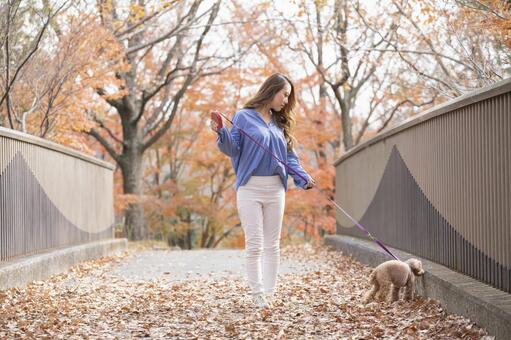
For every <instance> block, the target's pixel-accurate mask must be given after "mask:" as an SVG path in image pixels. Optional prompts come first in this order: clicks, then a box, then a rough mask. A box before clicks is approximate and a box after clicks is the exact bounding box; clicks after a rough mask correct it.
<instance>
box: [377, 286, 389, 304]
mask: <svg viewBox="0 0 511 340" xmlns="http://www.w3.org/2000/svg"><path fill="white" fill-rule="evenodd" d="M389 289H390V287H389V285H388V284H381V285H380V291H379V292H378V293H379V294H378V296H377V297H376V298H377V299H378V301H385V300H387V295H388V293H389Z"/></svg>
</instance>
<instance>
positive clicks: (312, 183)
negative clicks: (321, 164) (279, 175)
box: [303, 177, 316, 190]
mask: <svg viewBox="0 0 511 340" xmlns="http://www.w3.org/2000/svg"><path fill="white" fill-rule="evenodd" d="M315 186H316V180H315V179H314V178H312V177H309V180H308V181H307V183H306V184H305V186H304V187H303V188H304V189H305V190H309V189H312V188H314V187H315Z"/></svg>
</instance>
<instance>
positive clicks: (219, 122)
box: [211, 111, 224, 130]
mask: <svg viewBox="0 0 511 340" xmlns="http://www.w3.org/2000/svg"><path fill="white" fill-rule="evenodd" d="M211 119H212V120H214V121H215V123H216V126H217V129H218V130H220V129H221V128H222V126H224V125H223V124H222V116H220V113H218V111H211Z"/></svg>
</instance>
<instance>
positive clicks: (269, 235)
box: [211, 74, 316, 308]
mask: <svg viewBox="0 0 511 340" xmlns="http://www.w3.org/2000/svg"><path fill="white" fill-rule="evenodd" d="M295 104H296V100H295V93H294V87H293V84H292V83H291V81H290V80H289V79H288V78H287V77H286V76H284V75H282V74H274V75H272V76H270V77H269V78H268V79H266V80H265V81H264V83H263V84H262V85H261V87H260V88H259V91H258V92H257V94H256V95H255V96H254V97H253V98H252V99H250V100H249V101H248V103H246V105H245V107H244V108H243V109H241V110H239V111H237V112H236V113H235V115H234V118H233V123H234V124H233V126H232V128H231V130H230V131H229V130H227V128H225V127H223V126H222V125H223V124H222V120H221V118H218V117H220V116H219V115H218V114H217V113H216V111H213V112H212V117H215V116H216V117H217V119H214V118H212V119H211V128H212V129H213V131H215V132H217V133H218V138H217V145H218V147H219V149H220V150H221V151H222V152H223V153H225V154H226V155H227V156H229V157H231V161H232V165H233V167H234V170H235V172H236V190H237V193H236V200H237V207H238V215H239V218H240V221H241V225H242V228H243V231H244V233H245V251H246V266H247V278H248V284H249V287H250V290H251V294H252V296H253V299H254V303H255V304H256V306H257V307H259V308H269V307H271V298H272V296H273V293H274V291H275V286H276V282H277V272H278V266H279V260H280V244H279V243H280V230H281V227H282V219H283V216H284V203H285V191H286V190H287V178H288V175H291V177H292V178H293V180H294V183H295V185H297V186H298V187H301V188H303V189H310V188H312V187H313V186H314V185H315V184H316V183H315V181H314V179H313V178H312V177H311V176H309V175H308V174H307V172H305V171H304V170H303V168H302V167H301V165H300V162H299V159H298V157H297V155H296V154H295V152H294V151H293V146H294V137H293V135H292V130H291V128H292V125H293V124H294V118H293V108H294V107H295ZM240 129H242V130H243V131H244V132H245V133H246V134H248V135H250V136H251V137H252V138H253V139H255V140H256V141H257V143H255V142H254V141H253V140H251V139H250V138H249V137H247V136H246V135H244V134H243V133H242V132H241V131H240ZM258 144H260V145H258ZM261 145H262V146H264V148H262V147H261ZM264 149H267V150H270V151H271V152H272V153H273V154H274V155H275V156H277V157H278V158H279V159H280V160H281V161H284V162H285V163H286V164H287V165H288V166H289V167H290V168H291V170H292V171H290V170H289V169H288V168H287V167H286V166H284V165H283V164H282V163H280V162H279V161H278V160H276V159H275V158H274V157H273V156H272V155H271V154H269V152H268V151H265V150H264ZM298 174H299V175H298ZM304 179H307V181H305V180H304Z"/></svg>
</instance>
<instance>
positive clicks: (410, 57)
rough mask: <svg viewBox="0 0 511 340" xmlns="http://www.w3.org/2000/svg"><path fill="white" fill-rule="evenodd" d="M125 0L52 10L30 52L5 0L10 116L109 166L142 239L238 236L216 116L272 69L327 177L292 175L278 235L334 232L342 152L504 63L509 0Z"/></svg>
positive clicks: (222, 240) (225, 239)
mask: <svg viewBox="0 0 511 340" xmlns="http://www.w3.org/2000/svg"><path fill="white" fill-rule="evenodd" d="M14 3H21V2H19V1H18V2H16V1H15V2H14ZM43 3H44V4H45V5H44V6H48V4H47V2H45V1H43ZM129 3H130V4H129V6H127V7H122V6H121V5H119V4H118V3H117V2H115V1H110V0H102V1H98V2H97V3H96V4H92V5H83V6H81V5H80V6H78V5H77V6H75V7H73V6H68V7H62V8H60V11H59V12H58V14H57V13H56V12H55V11H51V10H50V11H49V12H48V13H53V14H52V15H54V16H51V15H50V16H48V18H49V20H48V21H47V22H46V26H44V25H45V24H44V22H45V21H44V20H43V22H42V23H41V24H40V25H39V22H38V21H37V22H36V21H34V23H33V25H34V31H37V29H39V31H41V32H43V33H44V34H42V37H43V39H42V40H41V44H40V46H39V47H38V48H37V49H35V53H33V54H29V53H28V52H29V51H30V50H31V48H33V46H35V45H34V43H33V42H34V41H35V40H34V37H30V36H27V34H26V32H25V31H24V30H23V29H22V23H23V22H25V21H26V17H16V16H15V15H14V14H13V13H17V12H13V11H11V12H9V7H6V6H3V5H0V10H1V11H2V13H4V14H6V13H11V17H9V18H10V20H11V21H10V22H11V25H10V26H7V25H4V26H3V27H2V32H1V33H2V36H3V37H4V38H2V40H0V47H1V49H2V50H3V53H2V56H1V57H0V61H1V63H2V67H3V71H2V72H0V83H1V84H2V87H1V88H0V91H1V92H0V97H1V98H3V99H2V102H1V103H0V125H2V126H4V127H9V128H13V129H17V130H20V131H25V132H27V133H31V134H34V135H37V136H41V137H43V138H47V139H51V140H53V141H56V142H58V143H61V144H64V145H68V146H70V147H73V148H75V149H78V150H81V151H84V152H87V153H90V154H93V155H96V156H99V157H101V158H103V159H106V160H108V161H111V162H112V163H115V164H116V165H117V168H116V171H115V174H114V176H115V208H116V214H117V215H118V219H117V220H118V221H119V224H120V225H122V224H123V223H125V222H126V223H127V220H130V223H131V224H132V227H133V228H135V229H136V227H137V223H141V222H143V226H145V227H146V230H145V236H146V237H149V238H157V239H162V240H165V241H166V242H168V243H169V244H171V245H174V246H179V247H182V248H193V247H220V246H224V247H242V246H243V233H242V230H241V228H240V225H239V219H238V216H237V209H236V200H235V190H234V182H235V174H234V172H233V169H232V166H231V163H230V159H229V158H228V157H227V156H225V155H224V154H222V153H221V152H220V151H219V150H218V148H217V147H216V136H215V134H214V133H213V132H212V131H211V130H210V129H209V126H208V124H209V123H208V118H209V111H210V110H212V109H216V110H219V111H221V112H223V113H224V114H226V115H227V116H230V117H232V115H233V114H234V112H235V111H236V110H237V109H239V108H241V107H243V104H244V103H245V102H246V101H247V99H248V98H249V97H251V96H252V95H253V94H254V93H255V91H256V90H257V88H258V86H259V85H260V84H261V82H262V81H263V80H264V79H265V78H266V77H267V76H269V75H270V74H272V73H274V72H281V73H285V74H287V75H288V76H289V77H290V78H291V79H292V80H293V82H294V85H295V88H296V91H297V93H296V95H297V98H298V107H297V108H296V110H295V118H296V127H295V130H294V135H295V137H296V139H297V147H296V152H297V154H298V155H299V157H300V159H301V162H302V165H303V167H304V168H305V169H306V170H307V171H308V172H309V173H310V174H311V175H312V176H313V177H314V178H315V179H316V181H317V182H318V188H317V189H318V190H310V191H306V192H304V191H302V190H301V189H297V188H295V187H294V185H292V182H291V180H290V182H289V188H290V189H289V191H288V193H287V195H286V214H285V220H284V226H283V234H282V237H283V239H284V240H287V241H294V240H297V239H300V240H311V239H315V238H320V237H321V236H322V235H324V234H325V233H331V232H334V231H335V213H334V212H335V211H334V207H333V205H332V203H331V201H330V199H333V197H334V192H335V190H342V188H335V182H334V180H335V169H334V167H333V162H334V161H335V160H336V159H337V158H338V157H339V156H341V155H342V154H343V153H344V152H346V151H348V150H349V149H351V148H353V147H355V146H356V145H358V144H360V143H363V142H364V141H365V140H367V139H368V138H370V137H372V136H374V135H376V134H377V133H379V132H381V131H384V130H386V129H388V128H389V127H392V126H394V125H396V124H399V123H400V122H402V121H403V120H405V119H407V118H409V117H411V116H413V115H415V114H417V113H419V112H421V111H423V110H425V109H427V108H429V107H432V106H434V105H436V104H439V103H442V102H444V101H446V100H448V99H450V98H453V97H456V96H459V95H462V94H464V93H467V92H469V91H471V90H473V89H476V88H479V87H481V86H484V85H487V84H491V83H493V82H495V81H498V80H500V79H503V78H505V77H507V76H508V72H509V71H508V70H509V64H510V60H509V55H510V53H509V51H510V49H511V36H510V27H511V17H510V14H509V13H510V5H509V3H508V2H505V1H497V0H486V1H471V0H463V1H461V0H459V1H454V0H453V1H450V2H447V3H446V2H445V1H439V0H426V1H418V0H413V1H402V0H385V1H381V2H378V3H377V4H372V5H367V4H365V3H364V2H358V1H356V2H348V1H340V0H325V1H289V3H288V4H287V5H285V6H279V5H278V4H277V3H276V2H272V1H264V0H263V1H259V2H256V3H248V2H243V1H230V2H225V3H224V2H216V3H215V4H207V3H206V2H200V1H198V2H197V1H164V2H162V1H148V2H147V3H145V4H142V2H136V1H131V2H129ZM373 5H374V6H373ZM2 6H3V7H2ZM23 6H28V7H23ZM30 6H33V8H32V7H30ZM37 6H38V5H37V4H27V3H24V4H23V5H22V7H20V8H23V9H26V8H29V9H32V10H35V9H36V8H35V7H37ZM44 6H43V7H44ZM208 6H209V7H208ZM11 9H12V8H11ZM41 10H43V12H44V11H46V10H47V8H46V7H44V8H42V9H41ZM19 13H31V12H26V11H21V12H19ZM19 13H18V14H16V15H18V16H19V15H21V14H19ZM44 13H46V12H44ZM6 15H7V14H6ZM23 15H25V14H23ZM42 17H43V19H44V18H45V17H44V16H42ZM41 25H43V26H41ZM41 27H42V28H41ZM481 31H484V32H485V34H479V33H478V32H481ZM5 37H9V38H10V39H5ZM7 56H9V58H7ZM25 59H26V60H25ZM25 61H26V62H25ZM16 70H19V72H18V73H17V74H16V77H14V73H15V72H16ZM227 126H229V124H228V123H227ZM142 215H143V216H142ZM135 222H136V223H135ZM120 229H122V228H120ZM132 231H133V230H132ZM135 231H137V230H135ZM135 234H136V235H137V236H141V235H142V234H143V233H138V232H137V233H135Z"/></svg>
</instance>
